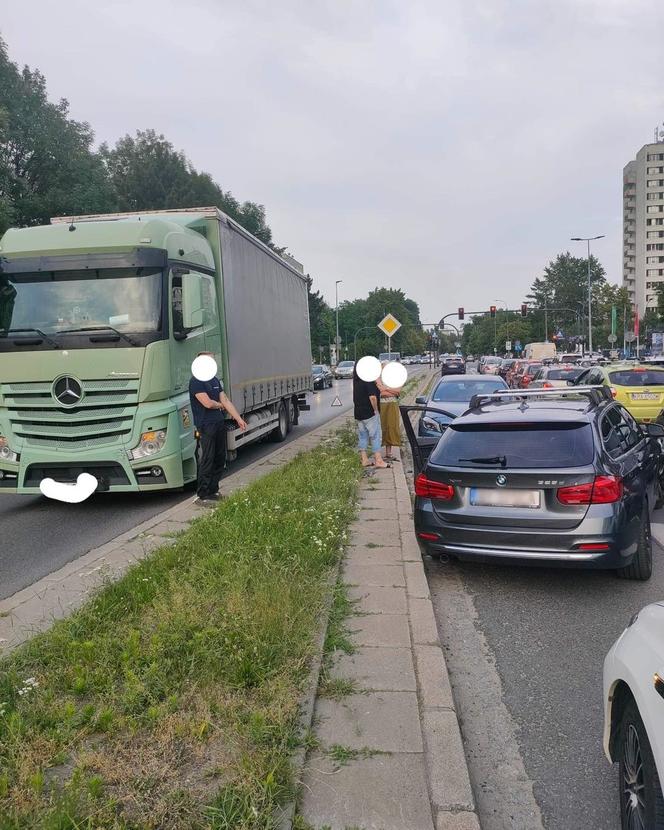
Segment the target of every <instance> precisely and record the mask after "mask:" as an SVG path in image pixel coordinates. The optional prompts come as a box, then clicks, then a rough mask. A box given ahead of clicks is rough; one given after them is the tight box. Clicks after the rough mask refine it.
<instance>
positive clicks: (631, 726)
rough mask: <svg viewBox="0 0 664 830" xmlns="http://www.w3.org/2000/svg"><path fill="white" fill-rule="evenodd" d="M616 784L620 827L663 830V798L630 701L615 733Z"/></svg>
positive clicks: (655, 770)
mask: <svg viewBox="0 0 664 830" xmlns="http://www.w3.org/2000/svg"><path fill="white" fill-rule="evenodd" d="M617 755H618V765H619V772H618V776H619V777H618V786H619V792H620V819H621V822H622V828H623V830H664V798H663V797H662V788H661V786H660V783H659V777H658V775H657V767H656V766H655V759H654V757H653V754H652V749H651V747H650V741H649V740H648V735H647V733H646V729H645V726H644V725H643V721H642V720H641V715H640V714H639V709H638V707H637V705H636V703H635V702H634V700H630V701H629V702H628V703H627V705H626V706H625V710H624V712H623V715H622V718H621V720H620V731H619V733H618V753H617Z"/></svg>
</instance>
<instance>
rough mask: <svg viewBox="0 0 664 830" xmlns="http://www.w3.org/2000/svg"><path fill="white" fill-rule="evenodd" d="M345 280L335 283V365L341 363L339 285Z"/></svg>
mask: <svg viewBox="0 0 664 830" xmlns="http://www.w3.org/2000/svg"><path fill="white" fill-rule="evenodd" d="M340 282H343V280H337V281H336V282H335V283H334V305H335V316H336V318H337V339H336V340H335V341H334V364H335V366H336V364H337V363H338V362H339V283H340Z"/></svg>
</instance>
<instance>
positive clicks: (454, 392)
mask: <svg viewBox="0 0 664 830" xmlns="http://www.w3.org/2000/svg"><path fill="white" fill-rule="evenodd" d="M500 389H507V384H506V383H503V382H501V379H500V378H498V379H496V380H493V379H492V380H455V381H443V382H441V383H439V384H438V386H437V387H436V390H435V391H434V393H433V397H432V399H431V400H432V401H436V402H440V401H449V402H450V403H466V402H468V401H469V400H470V399H471V398H472V397H473V395H489V394H491V392H497V391H498V390H500Z"/></svg>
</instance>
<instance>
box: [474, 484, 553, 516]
mask: <svg viewBox="0 0 664 830" xmlns="http://www.w3.org/2000/svg"><path fill="white" fill-rule="evenodd" d="M540 497H541V493H540V491H539V490H496V489H494V488H491V489H489V488H484V487H471V488H470V503H471V504H472V505H473V506H475V507H527V508H530V509H533V510H536V509H537V508H538V507H539V506H540Z"/></svg>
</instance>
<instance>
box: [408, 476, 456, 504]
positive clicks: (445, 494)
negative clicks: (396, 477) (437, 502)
mask: <svg viewBox="0 0 664 830" xmlns="http://www.w3.org/2000/svg"><path fill="white" fill-rule="evenodd" d="M415 495H416V496H422V497H423V498H425V499H441V500H442V501H451V500H452V499H453V498H454V487H452V485H451V484H441V483H440V481H432V480H431V479H430V478H427V477H426V476H425V475H424V473H420V474H419V475H418V477H417V478H416V479H415Z"/></svg>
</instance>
